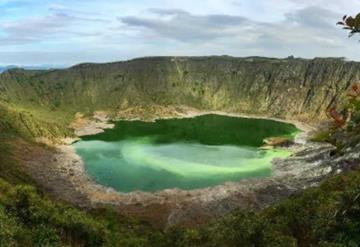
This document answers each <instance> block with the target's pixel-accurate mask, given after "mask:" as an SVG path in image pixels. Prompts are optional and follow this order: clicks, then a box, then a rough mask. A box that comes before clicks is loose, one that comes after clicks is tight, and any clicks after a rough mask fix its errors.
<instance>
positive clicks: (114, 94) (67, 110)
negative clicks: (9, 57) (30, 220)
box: [0, 57, 360, 136]
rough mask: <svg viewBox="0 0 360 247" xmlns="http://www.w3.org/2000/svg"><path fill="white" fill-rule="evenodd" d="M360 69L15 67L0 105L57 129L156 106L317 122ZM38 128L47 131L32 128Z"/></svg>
mask: <svg viewBox="0 0 360 247" xmlns="http://www.w3.org/2000/svg"><path fill="white" fill-rule="evenodd" d="M359 68H360V63H356V62H346V61H343V60H341V59H335V58H317V59H313V60H304V59H270V58H259V57H252V58H232V57H154V58H151V57H150V58H141V59H134V60H130V61H126V62H118V63H109V64H81V65H77V66H74V67H72V68H69V69H65V70H55V71H25V70H21V69H14V70H9V71H7V72H4V73H3V74H1V75H0V92H1V94H0V107H2V108H3V109H4V108H5V109H8V112H9V114H11V115H12V116H9V117H11V118H13V117H15V118H17V117H19V116H14V113H15V112H17V113H19V114H20V113H22V117H21V118H23V119H24V120H23V121H24V122H29V121H30V122H33V120H34V121H36V120H35V119H37V120H39V121H40V122H41V121H45V122H49V123H51V124H52V121H53V120H55V119H56V117H57V116H61V118H60V119H62V120H64V119H69V118H73V116H74V114H75V113H76V112H82V113H85V114H89V113H92V112H94V111H96V110H104V111H108V112H111V113H114V114H116V113H117V112H119V111H121V110H124V109H129V108H133V107H136V108H143V109H145V110H146V109H148V108H150V107H151V106H163V107H168V106H187V107H194V108H197V109H206V110H221V111H229V112H239V113H251V114H259V115H267V116H276V117H279V118H283V119H296V120H300V121H304V122H308V123H317V122H318V121H320V120H323V119H325V110H326V109H327V108H328V107H329V105H331V104H333V103H336V102H337V101H341V100H342V92H344V91H345V90H346V89H347V88H348V87H349V85H350V84H351V83H353V82H355V81H357V80H358V79H359V78H360V72H359V71H360V70H359ZM69 121H70V120H69ZM12 122H13V123H14V121H12ZM55 122H56V123H57V124H59V123H58V121H57V120H56V121H55ZM64 124H65V125H66V124H68V122H67V123H64ZM1 125H2V126H3V127H4V126H8V124H6V123H2V124H1ZM60 125H61V124H60ZM60 127H61V126H59V128H60ZM13 128H15V129H19V128H20V127H19V126H14V127H13ZM35 128H36V127H35ZM20 131H21V130H20ZM31 131H32V132H33V133H32V135H36V136H38V135H39V134H40V133H37V132H39V130H35V129H33V128H32V127H31ZM40 132H41V131H40ZM52 132H54V131H52ZM55 132H56V131H55Z"/></svg>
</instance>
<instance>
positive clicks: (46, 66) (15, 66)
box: [0, 65, 67, 73]
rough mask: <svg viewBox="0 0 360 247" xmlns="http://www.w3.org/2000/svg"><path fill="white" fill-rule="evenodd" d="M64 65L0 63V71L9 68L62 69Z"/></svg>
mask: <svg viewBox="0 0 360 247" xmlns="http://www.w3.org/2000/svg"><path fill="white" fill-rule="evenodd" d="M66 67H67V66H65V65H38V66H22V65H3V66H1V65H0V73H2V72H4V71H7V70H9V69H26V70H51V69H64V68H66Z"/></svg>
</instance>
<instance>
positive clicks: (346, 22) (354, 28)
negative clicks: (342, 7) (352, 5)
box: [337, 13, 360, 37]
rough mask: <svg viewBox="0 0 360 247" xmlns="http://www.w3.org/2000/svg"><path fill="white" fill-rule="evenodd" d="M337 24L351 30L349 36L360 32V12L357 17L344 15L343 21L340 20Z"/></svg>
mask: <svg viewBox="0 0 360 247" xmlns="http://www.w3.org/2000/svg"><path fill="white" fill-rule="evenodd" d="M337 25H340V26H343V29H345V30H349V37H351V36H353V35H354V34H356V33H360V13H359V14H357V15H356V16H355V17H352V16H348V15H344V17H343V19H342V21H339V22H338V23H337Z"/></svg>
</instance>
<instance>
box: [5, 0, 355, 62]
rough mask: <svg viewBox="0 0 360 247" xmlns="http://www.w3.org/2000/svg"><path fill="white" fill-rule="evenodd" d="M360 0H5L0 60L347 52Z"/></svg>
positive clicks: (352, 47) (349, 55)
mask: <svg viewBox="0 0 360 247" xmlns="http://www.w3.org/2000/svg"><path fill="white" fill-rule="evenodd" d="M357 11H358V12H360V1H359V0H198V1H195V0H152V1H145V0H107V1H106V0H101V1H100V0H97V1H96V0H0V64H2V65H5V64H15V65H42V64H50V65H66V66H70V65H74V64H78V63H82V62H111V61H119V60H127V59H131V58H136V57H144V56H205V55H230V56H240V57H243V56H269V57H287V56H290V55H293V56H295V57H303V58H313V57H346V58H347V59H350V60H357V61H358V60H360V43H359V40H360V37H353V38H351V39H349V38H348V37H347V33H346V32H345V31H344V30H342V29H341V28H340V27H339V26H336V25H335V24H336V22H337V21H339V20H341V18H342V16H343V15H344V14H349V15H355V14H356V13H357Z"/></svg>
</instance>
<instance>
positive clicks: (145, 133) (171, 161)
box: [74, 115, 297, 192]
mask: <svg viewBox="0 0 360 247" xmlns="http://www.w3.org/2000/svg"><path fill="white" fill-rule="evenodd" d="M296 132H297V129H296V128H295V126H293V125H291V124H286V123H281V122H276V121H271V120H261V119H247V118H236V117H227V116H219V115H205V116H199V117H195V118H188V119H167V120H158V121H156V122H150V123H149V122H142V121H119V122H116V126H115V128H114V129H111V130H106V131H105V132H104V133H101V134H98V135H93V136H86V137H83V138H82V140H81V141H79V142H76V143H75V144H74V146H75V148H76V151H77V153H78V154H79V155H80V156H81V157H82V158H83V160H84V162H85V166H86V170H87V172H88V173H89V174H90V176H92V177H93V178H94V179H95V180H96V181H97V182H98V183H99V184H102V185H105V186H109V187H113V188H114V189H116V190H118V191H122V192H130V191H135V190H141V191H157V190H161V189H168V188H181V189H194V188H204V187H208V186H213V185H218V184H221V183H224V182H226V181H238V180H240V179H242V178H251V177H267V176H270V175H271V160H272V159H273V158H274V157H286V156H288V155H289V152H287V151H283V150H264V149H261V148H260V146H261V145H262V144H263V139H265V138H268V137H272V136H293V135H294V133H296Z"/></svg>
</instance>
